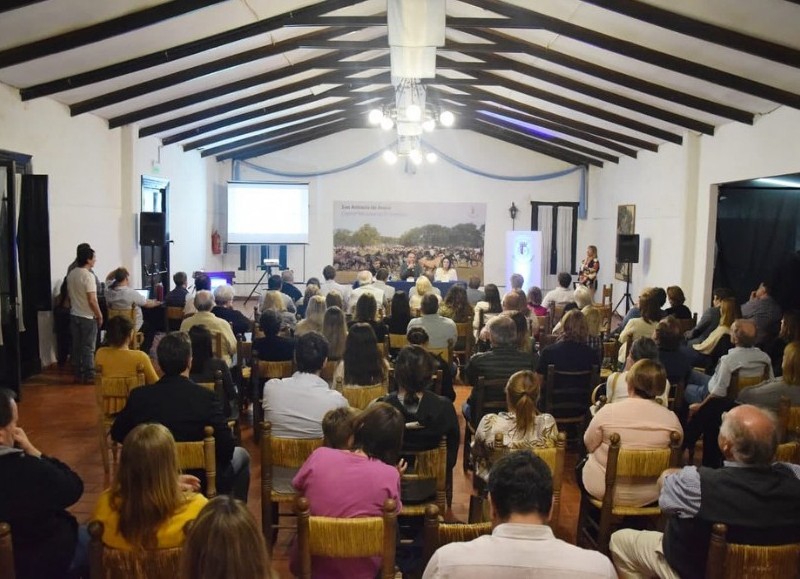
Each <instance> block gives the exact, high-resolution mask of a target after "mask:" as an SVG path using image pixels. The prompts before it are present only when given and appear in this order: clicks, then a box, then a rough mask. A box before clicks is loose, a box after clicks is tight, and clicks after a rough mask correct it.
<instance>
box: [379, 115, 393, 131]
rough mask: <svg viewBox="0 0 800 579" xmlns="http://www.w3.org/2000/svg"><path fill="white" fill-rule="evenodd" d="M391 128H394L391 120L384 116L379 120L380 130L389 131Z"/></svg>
mask: <svg viewBox="0 0 800 579" xmlns="http://www.w3.org/2000/svg"><path fill="white" fill-rule="evenodd" d="M392 127H394V121H393V120H392V119H391V117H386V116H385V117H383V118H382V119H381V128H382V129H383V130H384V131H391V130H392Z"/></svg>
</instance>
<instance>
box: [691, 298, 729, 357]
mask: <svg viewBox="0 0 800 579" xmlns="http://www.w3.org/2000/svg"><path fill="white" fill-rule="evenodd" d="M718 303H719V305H718V306H717V307H716V308H715V310H717V313H718V318H717V319H718V322H717V327H715V328H714V329H713V330H711V332H709V334H708V336H707V337H706V338H705V339H704V340H702V341H701V342H697V343H696V344H692V345H691V350H689V354H690V355H691V363H692V364H693V365H694V366H699V367H701V368H709V371H711V370H713V369H714V367H716V363H717V362H718V361H719V359H720V358H721V357H722V356H724V355H725V354H727V353H728V350H730V348H731V326H732V325H733V322H735V321H736V318H737V317H738V314H739V306H738V305H737V304H736V300H735V299H734V298H723V299H721V300H718Z"/></svg>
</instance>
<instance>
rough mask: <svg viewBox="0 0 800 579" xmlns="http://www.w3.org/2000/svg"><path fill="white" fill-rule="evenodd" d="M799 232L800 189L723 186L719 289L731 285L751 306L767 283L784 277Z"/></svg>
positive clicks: (739, 298) (717, 267)
mask: <svg viewBox="0 0 800 579" xmlns="http://www.w3.org/2000/svg"><path fill="white" fill-rule="evenodd" d="M799 230H800V190H797V189H752V188H726V187H720V192H719V204H718V209H717V235H716V238H717V256H716V263H715V267H714V287H730V288H731V289H733V291H734V292H735V295H736V299H737V301H738V302H739V303H743V302H746V301H747V300H748V299H749V298H750V292H751V291H753V290H754V289H756V288H757V287H758V285H759V284H760V283H761V282H762V281H764V280H771V281H774V280H776V279H778V278H781V277H783V276H782V274H781V269H782V268H784V267H785V266H786V263H787V261H788V260H791V259H792V256H793V255H794V254H795V253H796V251H797V250H798V249H800V248H799V247H798V239H799V237H798V231H799ZM779 285H782V284H779ZM776 290H778V293H781V294H782V293H783V292H782V291H781V288H776ZM775 297H776V298H777V299H779V301H784V300H782V299H781V298H782V297H783V296H782V295H781V296H780V297H779V296H778V295H776V296H775ZM787 305H788V304H787ZM784 307H786V306H784Z"/></svg>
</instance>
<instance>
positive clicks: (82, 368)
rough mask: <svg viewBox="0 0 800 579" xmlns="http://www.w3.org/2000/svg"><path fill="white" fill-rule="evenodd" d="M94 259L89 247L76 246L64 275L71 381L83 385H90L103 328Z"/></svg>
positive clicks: (87, 245)
mask: <svg viewBox="0 0 800 579" xmlns="http://www.w3.org/2000/svg"><path fill="white" fill-rule="evenodd" d="M96 259H97V258H96V257H95V253H94V250H93V249H92V248H91V247H89V244H81V245H80V246H79V247H78V257H77V259H76V261H77V266H76V267H75V268H73V269H72V271H70V272H69V275H67V292H68V293H69V300H70V311H69V313H70V332H71V335H72V366H73V368H74V370H75V381H76V382H79V383H83V384H90V383H93V382H94V347H95V344H96V343H97V329H98V328H99V327H100V326H102V325H103V314H102V313H101V312H100V306H99V304H98V302H97V280H96V278H95V276H94V274H93V273H92V268H93V267H94V264H95V261H96Z"/></svg>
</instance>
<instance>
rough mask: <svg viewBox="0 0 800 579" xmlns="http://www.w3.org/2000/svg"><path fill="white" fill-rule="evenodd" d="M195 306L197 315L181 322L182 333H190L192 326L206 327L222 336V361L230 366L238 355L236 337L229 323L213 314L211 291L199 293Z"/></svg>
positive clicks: (196, 296) (195, 297)
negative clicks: (235, 355) (234, 356)
mask: <svg viewBox="0 0 800 579" xmlns="http://www.w3.org/2000/svg"><path fill="white" fill-rule="evenodd" d="M194 306H195V308H196V309H197V313H196V314H194V315H193V316H190V317H188V318H186V319H185V320H183V322H181V332H188V331H189V330H190V329H191V328H192V326H205V327H206V328H208V331H210V332H211V333H212V334H221V335H222V359H223V360H224V361H225V363H226V364H227V365H228V366H230V365H231V360H232V358H233V355H234V354H236V336H234V335H233V330H231V325H230V324H229V323H228V322H226V321H225V320H223V319H221V318H218V317H217V316H215V315H214V314H212V313H211V310H212V308H213V307H214V296H213V295H212V294H211V292H210V291H206V290H203V291H199V292H197V294H196V295H195V296H194Z"/></svg>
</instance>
